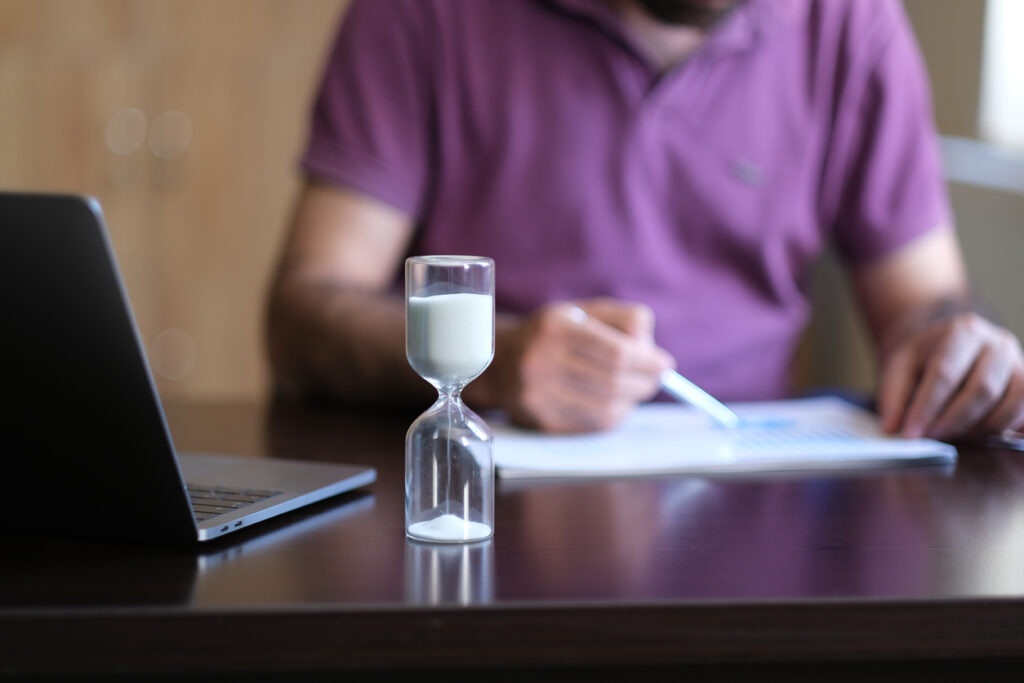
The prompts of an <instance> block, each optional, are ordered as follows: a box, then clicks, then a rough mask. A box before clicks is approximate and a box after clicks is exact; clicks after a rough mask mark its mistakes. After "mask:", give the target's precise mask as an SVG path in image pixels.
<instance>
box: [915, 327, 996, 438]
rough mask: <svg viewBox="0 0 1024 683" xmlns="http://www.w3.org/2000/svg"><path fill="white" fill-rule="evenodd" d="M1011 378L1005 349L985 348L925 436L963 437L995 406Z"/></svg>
mask: <svg viewBox="0 0 1024 683" xmlns="http://www.w3.org/2000/svg"><path fill="white" fill-rule="evenodd" d="M1012 375H1013V357H1012V356H1011V354H1010V353H1009V349H994V348H991V347H989V348H986V349H984V350H982V352H981V354H980V355H979V356H978V360H977V362H976V363H975V364H974V368H973V369H972V370H971V372H970V374H969V375H968V376H967V380H966V381H965V382H964V384H963V386H962V387H961V389H960V391H959V392H958V393H957V394H956V395H955V396H954V397H953V399H952V400H951V401H950V402H949V404H948V405H947V406H946V408H945V410H943V411H942V413H941V414H940V415H939V416H938V418H936V420H935V423H934V424H933V425H932V427H931V428H930V429H929V430H928V432H927V434H928V436H930V437H932V438H936V439H943V438H947V437H949V436H952V435H956V434H964V433H966V432H968V431H969V430H970V429H971V428H972V427H974V426H975V425H976V424H978V422H979V421H981V420H982V419H983V418H984V417H985V416H986V415H988V414H989V413H991V412H992V410H993V409H994V408H995V407H996V405H998V403H999V401H1000V399H1002V397H1003V395H1004V394H1005V393H1006V389H1007V387H1008V385H1009V382H1010V377H1011V376H1012Z"/></svg>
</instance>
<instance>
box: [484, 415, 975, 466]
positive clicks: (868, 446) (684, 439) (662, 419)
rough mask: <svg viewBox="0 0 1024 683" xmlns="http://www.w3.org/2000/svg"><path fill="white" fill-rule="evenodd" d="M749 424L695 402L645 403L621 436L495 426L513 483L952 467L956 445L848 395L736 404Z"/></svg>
mask: <svg viewBox="0 0 1024 683" xmlns="http://www.w3.org/2000/svg"><path fill="white" fill-rule="evenodd" d="M729 407H730V408H732V409H733V410H735V411H736V413H737V414H738V415H739V416H740V418H742V421H743V423H742V425H741V426H739V427H737V428H735V429H731V430H730V429H724V428H722V427H719V426H716V425H714V424H713V423H712V422H711V420H709V418H708V416H707V415H705V414H704V413H701V412H699V411H697V410H694V409H693V408H690V407H688V406H683V405H680V404H674V403H672V404H669V403H657V404H647V405H642V406H639V407H638V408H637V409H636V410H634V411H633V412H632V414H630V416H629V417H628V418H626V420H625V421H624V422H623V423H622V424H621V425H620V426H619V427H618V428H617V429H615V430H613V431H611V432H602V433H597V434H583V435H566V436H562V435H550V434H542V433H538V432H533V431H526V430H521V429H516V428H513V427H508V426H504V425H499V426H496V427H495V428H494V454H495V464H496V465H497V467H498V474H499V475H500V476H502V477H505V478H517V477H518V478H523V477H600V476H629V475H652V474H671V473H727V472H766V471H773V470H797V469H806V470H819V469H840V468H844V469H845V468H866V467H886V466H894V465H920V464H949V463H953V462H955V461H956V449H955V448H954V447H953V446H951V445H949V444H946V443H942V442H939V441H933V440H931V439H904V438H900V437H892V436H888V435H886V434H885V433H884V432H882V429H881V427H880V425H879V420H878V417H877V416H876V415H874V414H873V413H871V412H869V411H867V410H864V409H862V408H859V407H857V406H855V405H853V404H851V403H848V402H847V401H844V400H842V399H839V398H832V397H825V398H808V399H797V400H791V401H771V402H760V403H735V404H730V406H729Z"/></svg>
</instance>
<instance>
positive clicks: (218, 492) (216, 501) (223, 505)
mask: <svg viewBox="0 0 1024 683" xmlns="http://www.w3.org/2000/svg"><path fill="white" fill-rule="evenodd" d="M185 488H186V489H188V496H189V498H191V499H192V514H194V515H195V517H196V520H197V521H200V522H202V521H203V520H206V519H210V518H211V517H216V516H217V515H223V514H224V513H225V512H234V511H235V510H238V509H239V508H244V507H247V506H249V505H252V504H253V503H258V502H260V501H261V500H266V499H267V498H270V497H272V496H276V495H277V494H279V493H281V492H280V491H266V490H263V489H236V488H230V487H228V486H214V487H210V486H198V485H196V484H190V483H186V484H185Z"/></svg>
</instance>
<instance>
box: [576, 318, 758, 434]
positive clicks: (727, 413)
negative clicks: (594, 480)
mask: <svg viewBox="0 0 1024 683" xmlns="http://www.w3.org/2000/svg"><path fill="white" fill-rule="evenodd" d="M569 316H570V317H571V318H572V319H573V320H574V321H575V322H577V323H583V322H585V321H586V319H587V317H588V316H587V312H586V311H584V310H583V309H582V308H580V307H579V306H573V307H572V308H571V309H570V310H569ZM658 382H659V385H660V386H661V388H662V390H663V391H664V392H665V393H666V394H668V395H669V396H671V397H672V398H674V399H676V400H678V401H682V402H683V403H689V404H690V405H691V406H693V407H694V408H697V409H698V410H703V411H704V412H705V413H707V414H708V415H709V416H710V417H711V419H712V420H714V421H715V422H717V423H718V424H720V425H721V426H723V427H725V428H726V429H735V428H736V427H738V426H739V424H740V417H739V415H737V414H736V413H734V412H732V411H731V410H729V409H728V408H726V407H725V406H724V405H723V404H722V403H721V402H720V401H719V400H718V399H716V398H715V397H714V396H712V395H711V394H709V393H708V392H706V391H704V390H703V389H701V388H700V387H698V386H697V385H696V384H694V383H693V382H691V381H690V380H688V379H686V378H685V377H683V376H682V375H680V374H679V373H678V372H676V371H675V370H666V371H664V372H663V373H661V377H659V378H658Z"/></svg>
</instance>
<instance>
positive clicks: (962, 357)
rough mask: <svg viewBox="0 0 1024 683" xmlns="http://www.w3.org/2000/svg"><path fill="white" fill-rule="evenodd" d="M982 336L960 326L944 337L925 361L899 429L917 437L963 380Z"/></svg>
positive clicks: (909, 435)
mask: <svg viewBox="0 0 1024 683" xmlns="http://www.w3.org/2000/svg"><path fill="white" fill-rule="evenodd" d="M980 349H981V339H979V338H978V337H977V336H975V335H972V334H969V333H966V332H961V331H960V330H959V329H958V330H954V331H953V333H952V334H951V335H950V336H948V337H947V338H946V339H945V340H943V341H942V342H941V343H940V345H939V346H938V348H936V349H935V351H934V352H932V353H930V354H929V355H928V359H927V360H926V361H925V366H924V374H923V375H922V376H921V382H920V383H919V384H918V385H917V387H916V388H915V389H914V393H913V396H912V397H911V399H910V405H909V406H908V407H907V413H906V418H905V419H904V422H903V428H902V433H903V435H904V436H907V437H911V438H914V437H920V436H923V435H924V433H925V432H926V431H927V430H928V429H930V428H931V426H932V423H933V422H934V420H935V418H936V417H937V416H938V415H939V413H940V412H942V410H943V409H944V408H945V406H946V405H947V404H948V403H949V401H950V399H951V398H952V397H953V395H954V394H955V392H956V391H957V389H958V388H959V387H960V385H961V384H963V382H964V380H965V379H966V378H967V375H968V373H969V372H970V371H971V368H972V367H973V366H974V363H975V361H976V360H977V356H978V353H979V351H980Z"/></svg>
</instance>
